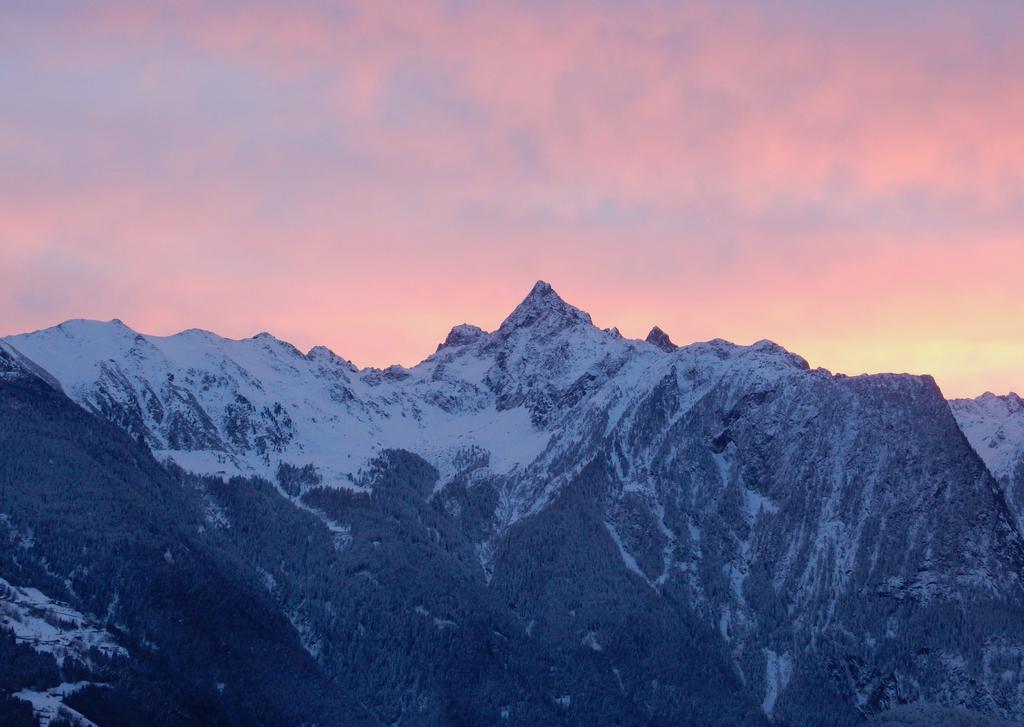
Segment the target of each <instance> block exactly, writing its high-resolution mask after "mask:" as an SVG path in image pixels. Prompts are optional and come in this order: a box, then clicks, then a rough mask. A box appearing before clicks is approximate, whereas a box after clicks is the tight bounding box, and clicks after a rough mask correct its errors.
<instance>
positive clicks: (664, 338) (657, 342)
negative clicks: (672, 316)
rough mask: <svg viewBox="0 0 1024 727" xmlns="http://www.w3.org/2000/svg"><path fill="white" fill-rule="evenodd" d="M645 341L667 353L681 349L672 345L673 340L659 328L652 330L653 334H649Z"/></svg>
mask: <svg viewBox="0 0 1024 727" xmlns="http://www.w3.org/2000/svg"><path fill="white" fill-rule="evenodd" d="M644 340H645V341H647V342H648V343H650V344H651V345H654V346H657V347H658V348H660V349H661V350H662V351H666V352H671V351H675V350H676V349H677V348H679V346H677V345H676V344H674V343H672V339H671V338H669V337H668V334H667V333H665V331H663V330H661V329H660V328H658V327H657V326H655V327H654V328H652V329H651V332H650V333H648V334H647V338H645V339H644Z"/></svg>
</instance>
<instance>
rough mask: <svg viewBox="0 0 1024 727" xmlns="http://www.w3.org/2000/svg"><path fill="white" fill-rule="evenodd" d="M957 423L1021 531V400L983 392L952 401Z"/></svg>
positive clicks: (1023, 406) (1023, 520)
mask: <svg viewBox="0 0 1024 727" xmlns="http://www.w3.org/2000/svg"><path fill="white" fill-rule="evenodd" d="M949 407H950V409H951V410H952V411H953V416H954V417H956V421H957V424H959V425H960V429H961V431H963V433H964V435H965V436H966V437H967V441H969V442H970V443H971V446H972V447H974V451H975V452H977V453H978V455H979V456H980V457H981V459H982V460H983V461H984V462H985V464H986V466H987V467H988V469H989V471H990V472H991V473H992V475H993V476H994V477H995V478H996V480H998V481H999V484H1000V486H1001V487H1002V490H1003V494H1004V496H1005V497H1006V501H1007V504H1008V505H1009V506H1010V509H1011V511H1012V512H1013V513H1014V514H1015V516H1016V518H1017V526H1018V527H1019V528H1020V529H1021V532H1024V399H1021V398H1020V397H1019V396H1018V395H1017V394H1014V393H1010V394H1007V395H1005V396H996V395H995V394H993V393H991V392H986V393H984V394H982V395H981V396H979V397H978V398H976V399H953V400H952V401H950V402H949Z"/></svg>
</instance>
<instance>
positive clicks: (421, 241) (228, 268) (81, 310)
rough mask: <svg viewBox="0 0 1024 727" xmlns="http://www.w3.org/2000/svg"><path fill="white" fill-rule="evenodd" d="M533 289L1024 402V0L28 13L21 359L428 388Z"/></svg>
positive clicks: (10, 71)
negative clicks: (397, 367)
mask: <svg viewBox="0 0 1024 727" xmlns="http://www.w3.org/2000/svg"><path fill="white" fill-rule="evenodd" d="M538 278H543V279H545V280H547V281H549V282H550V283H551V284H552V285H553V286H554V287H555V289H556V290H557V291H558V292H559V293H560V294H561V295H562V296H563V297H564V298H565V299H567V300H568V301H569V302H571V303H573V304H574V305H577V306H579V307H581V308H584V309H585V310H587V311H589V312H590V313H591V314H592V315H593V318H594V321H595V323H597V324H598V325H600V326H602V327H604V326H617V327H618V328H619V329H620V330H621V331H622V332H623V333H624V334H625V335H628V336H635V337H643V336H644V335H645V334H646V333H647V331H648V329H649V328H650V327H651V325H653V324H658V325H659V326H661V327H662V328H663V329H665V330H666V331H667V332H668V333H669V334H670V335H671V336H672V338H673V339H674V340H675V341H676V342H677V343H687V342H691V341H695V340H705V339H708V338H714V337H722V338H727V339H730V340H734V341H736V342H738V343H752V342H753V341H755V340H758V339H761V338H771V339H773V340H776V341H778V342H779V343H781V344H782V345H784V346H786V347H787V348H789V349H791V350H793V351H795V352H797V353H800V354H801V355H803V356H804V357H805V358H807V359H808V360H809V361H810V363H811V365H812V366H824V367H826V368H829V369H832V370H834V371H841V372H845V373H850V374H857V373H862V372H878V371H898V372H904V371H907V372H912V373H932V374H934V375H935V377H936V379H937V380H938V381H939V384H940V385H941V386H942V388H943V391H944V392H945V393H946V394H947V395H950V396H953V395H971V396H973V395H977V394H980V393H981V392H983V391H985V390H992V391H995V392H997V393H1005V392H1006V391H1008V390H1017V391H1021V390H1022V389H1024V282H1022V281H1024V2H1020V0H985V2H978V1H977V0H963V1H962V2H943V1H942V0H930V1H928V2H925V1H924V0H902V1H901V2H888V1H886V2H883V1H881V0H861V1H859V2H855V1H854V0H771V1H770V2H768V1H767V0H765V1H762V2H742V1H736V2H732V1H730V2H719V1H717V0H715V1H711V0H708V1H707V2H664V3H662V2H645V1H643V0H636V1H630V2H612V1H610V0H608V1H604V2H560V1H558V0H552V1H550V2H538V1H537V0H525V1H523V2H501V3H497V2H486V1H483V0H465V1H462V0H449V1H448V2H420V1H416V2H405V3H389V2H381V1H379V0H378V1H374V2H366V3H341V2H338V3H331V2H320V1H318V2H313V1H301V0H300V1H296V0H291V1H289V2H284V1H282V2H246V3H242V2H225V1H220V2H190V1H188V0H174V1H173V2H166V3H165V2H146V3H137V2H124V3H116V2H103V1H102V0H98V1H96V2H89V3H86V2H67V3H64V2H50V1H47V0H31V1H28V2H22V1H21V0H14V2H5V3H4V10H3V12H2V13H0V310H2V311H3V313H2V317H0V335H4V334H10V333H16V332H21V331H25V330H31V329H36V328H41V327H45V326H50V325H53V324H56V323H59V322H60V321H62V320H64V319H67V318H97V319H110V318H114V317H117V318H121V319H123V320H124V321H125V322H126V323H127V324H128V325H130V326H132V327H133V328H135V329H137V330H141V331H143V332H146V333H172V332H175V331H178V330H181V329H183V328H189V327H201V328H208V329H211V330H214V331H217V332H218V333H221V334H222V335H227V336H231V337H243V336H248V335H252V334H254V333H256V332H259V331H262V330H267V331H270V332H272V333H274V334H275V335H277V336H278V337H280V338H284V339H286V340H290V341H292V342H293V343H295V344H296V345H298V346H299V347H300V348H303V349H307V348H309V347H310V346H313V345H315V344H325V345H328V346H330V347H331V348H332V349H334V350H335V351H337V352H338V353H339V354H341V355H343V356H346V357H348V358H351V359H353V360H354V361H355V362H356V363H357V364H359V365H387V364H390V363H403V364H413V363H415V362H417V361H418V360H420V359H422V358H423V357H425V356H426V355H427V354H429V353H431V352H432V351H433V350H434V348H435V346H436V345H437V343H438V342H439V341H441V340H442V339H443V338H444V336H445V334H446V333H447V331H448V329H449V328H450V327H451V326H452V325H453V324H457V323H462V322H464V321H465V322H470V323H476V324H478V325H480V326H482V327H484V328H487V329H491V328H494V327H496V326H497V325H498V324H499V323H500V321H501V319H502V318H503V317H504V316H505V315H506V314H507V313H508V312H509V311H510V310H511V309H512V308H513V307H514V306H515V305H516V304H517V303H518V302H519V300H520V299H521V298H522V297H523V296H524V295H525V294H526V293H527V292H528V291H529V289H530V287H531V286H532V284H533V282H534V281H535V280H537V279H538ZM1022 393H1024V392H1022Z"/></svg>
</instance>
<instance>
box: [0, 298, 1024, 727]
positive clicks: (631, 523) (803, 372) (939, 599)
mask: <svg viewBox="0 0 1024 727" xmlns="http://www.w3.org/2000/svg"><path fill="white" fill-rule="evenodd" d="M5 340H6V344H7V346H8V347H10V348H11V349H13V351H14V352H17V354H18V355H20V357H21V358H22V359H24V360H27V362H26V364H25V365H29V364H31V365H33V366H35V367H38V368H39V369H42V370H43V371H45V372H46V374H47V375H48V376H49V377H52V379H53V380H56V381H57V382H59V385H60V386H61V387H62V389H63V391H64V392H66V393H67V394H68V396H70V397H71V398H72V399H73V400H74V401H76V402H77V403H78V404H80V405H81V406H82V407H84V408H85V409H87V410H89V411H91V412H94V413H96V414H98V415H100V416H101V417H103V418H105V419H106V420H108V421H110V422H112V423H114V424H116V425H118V426H120V427H121V428H123V429H125V430H126V431H128V432H129V433H131V434H132V435H133V436H135V437H136V438H138V439H141V440H142V441H144V442H145V443H146V444H147V445H148V446H149V448H150V449H151V450H152V451H153V452H154V454H155V455H156V456H157V457H158V458H160V459H172V460H174V462H176V463H177V464H178V465H180V466H182V467H184V468H185V469H187V470H191V471H193V472H197V473H202V474H227V475H231V474H256V475H260V476H263V477H266V478H267V479H269V480H271V481H273V482H274V483H275V485H276V487H278V489H279V491H280V493H281V494H282V495H285V496H286V497H288V498H290V499H291V500H292V501H293V502H294V503H296V504H298V505H300V506H301V507H305V508H309V507H311V505H310V504H309V501H308V500H307V499H306V498H305V496H306V495H307V494H309V493H310V491H311V490H316V489H318V488H320V487H321V486H326V487H329V488H338V489H341V490H342V491H345V492H354V493H360V492H369V491H372V489H373V487H374V482H375V480H374V477H373V473H374V462H376V461H378V458H379V457H380V455H381V454H382V453H385V452H387V451H391V450H406V451H408V452H412V453H415V454H416V455H419V456H420V457H422V458H424V459H425V460H426V461H427V462H429V463H430V464H431V465H433V467H434V468H436V470H437V472H438V477H437V479H436V481H435V482H434V483H433V485H432V488H433V490H432V494H431V495H430V496H429V497H430V500H431V501H432V502H434V503H436V504H437V506H438V507H440V508H442V509H443V510H444V512H446V513H447V514H448V516H450V517H451V518H453V519H454V520H455V521H456V522H458V523H459V524H460V527H462V528H463V531H464V532H465V533H467V537H470V538H471V539H472V542H473V547H474V549H475V553H476V556H477V558H478V560H479V568H480V569H481V570H482V571H483V576H484V578H485V579H486V581H487V582H488V583H491V584H492V587H493V588H495V589H498V590H501V589H503V588H510V587H511V586H510V585H508V584H509V583H511V582H512V581H509V578H510V576H509V575H508V574H509V573H510V572H512V569H513V565H512V564H513V563H516V562H518V561H516V558H518V557H520V555H519V554H518V553H517V552H516V551H515V548H516V545H515V544H516V543H519V542H524V539H525V541H526V542H534V543H537V542H547V541H548V540H549V539H551V538H557V537H577V536H576V535H575V531H574V532H573V533H569V534H565V533H561V534H559V533H555V532H553V531H551V529H550V528H551V526H547V525H544V523H546V522H549V521H551V519H552V518H555V517H556V516H557V517H560V516H559V515H557V513H560V512H562V510H561V509H560V508H565V507H567V506H568V505H567V503H575V505H574V507H575V510H574V513H575V514H574V515H573V517H579V518H583V520H580V521H579V522H578V523H577V524H578V526H579V528H580V532H587V533H589V534H588V535H586V538H587V540H586V541H585V542H586V543H587V544H588V546H587V547H588V548H591V549H599V548H603V547H607V548H609V549H610V552H614V553H616V557H617V562H616V563H615V566H614V567H615V568H618V569H620V570H621V571H623V572H624V573H625V574H627V576H628V578H629V579H631V582H634V583H636V584H638V586H639V587H641V588H642V589H645V590H646V592H649V593H650V594H651V596H652V597H653V598H656V599H661V601H662V602H664V601H665V600H666V599H667V600H670V601H671V602H673V603H677V604H681V605H679V606H678V608H680V609H684V610H686V612H687V613H689V612H692V613H693V614H694V615H695V618H696V619H697V621H698V622H699V623H701V624H703V626H704V627H706V628H708V629H709V631H710V633H712V634H714V639H717V640H718V643H720V644H721V649H722V651H723V653H724V654H726V655H727V660H728V662H729V664H730V665H731V668H732V669H733V670H734V671H735V673H736V674H737V675H738V679H739V680H740V681H741V682H742V683H743V684H744V685H745V688H746V689H748V690H749V691H750V692H751V693H752V694H753V695H754V697H755V698H756V702H757V703H758V704H759V705H760V707H761V710H762V712H763V715H764V716H765V718H767V719H772V720H781V721H786V720H789V721H795V722H800V721H806V719H807V718H808V716H809V715H812V714H814V713H815V710H817V709H820V708H821V704H822V703H823V702H821V701H820V700H829V702H830V703H831V701H838V702H841V703H844V704H848V705H849V708H850V709H851V710H853V712H855V713H860V714H865V715H867V714H873V713H876V712H879V711H881V710H884V709H886V708H890V707H894V706H896V705H899V704H902V703H905V702H917V701H927V702H936V703H941V704H947V705H961V706H967V707H970V708H973V709H978V710H980V711H983V712H987V713H991V714H995V715H1000V716H1003V717H1008V718H1014V719H1024V628H1022V627H1021V626H1020V623H1022V621H1021V620H1020V619H1019V617H1020V616H1021V615H1022V614H1024V611H1022V610H1021V605H1022V603H1024V584H1022V581H1021V578H1022V572H1024V571H1022V569H1024V542H1022V538H1021V524H1022V522H1024V521H1022V520H1021V509H1020V507H1021V505H1024V501H1022V500H1021V499H1020V498H1019V497H1018V494H1019V492H1020V490H1015V489H1013V487H1015V486H1016V485H1014V484H1013V483H1017V484H1019V483H1020V481H1021V479H1022V478H1021V477H1020V472H1021V470H1022V467H1024V465H1022V463H1024V459H1022V457H1021V453H1022V452H1024V414H1022V413H1021V412H1022V408H1024V407H1022V406H1021V401H1020V399H1018V398H1016V397H1013V396H1011V397H1005V398H998V397H991V396H989V397H982V398H981V399H979V400H977V401H976V402H964V401H957V402H953V403H952V408H951V405H950V404H948V403H947V402H946V401H945V400H944V398H943V397H942V394H941V392H940V391H939V389H938V387H937V386H936V385H935V382H934V381H933V380H932V379H931V378H930V377H927V376H923V377H918V376H908V375H872V376H858V377H846V376H842V375H834V374H832V373H830V372H828V371H825V370H823V369H811V368H810V367H809V366H808V365H807V363H806V362H805V361H804V360H803V359H802V358H800V357H799V356H797V355H795V354H793V353H790V352H788V351H786V350H784V349H783V348H782V347H780V346H778V345H777V344H775V343H772V342H770V341H761V342H758V343H756V344H754V345H752V346H738V345H735V344H732V343H729V342H726V341H722V340H714V341H709V342H705V343H697V344H693V345H688V346H682V347H677V346H676V345H675V344H673V343H672V341H671V340H670V339H669V337H668V336H667V335H666V334H665V333H664V332H663V331H661V330H660V329H659V328H657V327H655V328H654V329H653V330H652V331H651V334H650V335H649V336H648V337H647V340H645V341H640V340H630V339H626V338H623V337H622V336H621V335H620V334H619V333H618V332H617V331H616V330H615V329H599V328H597V327H596V326H594V325H593V323H592V321H591V319H590V316H589V315H587V314H586V313H584V312H583V311H581V310H579V309H577V308H575V307H573V306H571V305H569V304H568V303H566V302H565V301H563V300H562V299H561V298H560V297H559V296H558V295H557V294H556V293H555V291H554V290H553V289H552V288H551V286H549V285H548V284H546V283H543V282H538V283H537V284H536V285H535V286H534V288H533V289H532V290H531V291H530V293H529V295H528V296H527V297H526V299H525V300H524V301H523V302H522V303H521V304H520V305H519V306H518V307H517V308H516V309H515V310H514V311H513V312H512V313H511V314H510V315H509V316H508V318H506V319H505V321H504V322H503V323H502V324H501V326H500V327H499V328H498V329H497V330H495V331H492V332H485V331H483V330H481V329H480V328H478V327H475V326H471V325H460V326H456V327H455V328H453V329H452V331H451V333H449V335H448V337H447V338H446V340H445V341H444V342H443V343H441V344H440V346H438V349H437V351H436V352H435V353H434V354H432V355H431V356H429V357H428V358H427V359H425V360H424V361H423V362H421V363H420V364H418V365H416V366H414V367H412V368H408V369H406V368H403V367H397V366H395V367H390V368H387V369H383V370H378V369H361V370H360V369H357V368H356V367H355V366H353V365H352V364H351V363H350V362H348V361H346V360H345V359H343V358H341V357H340V356H338V355H336V354H335V353H333V352H331V351H329V350H328V349H326V348H323V347H317V348H314V349H312V350H310V351H309V352H308V353H305V354H303V353H302V352H301V351H299V350H297V349H296V348H295V347H294V346H292V345H290V344H288V343H286V342H283V341H279V340H277V339H275V338H274V337H272V336H270V335H269V334H265V333H264V334H259V335H257V336H254V337H253V338H249V339H244V340H230V339H225V338H221V337H219V336H217V335H215V334H213V333H209V332H206V331H199V330H189V331H184V332H182V333H179V334H177V335H173V336H166V337H159V336H149V335H143V334H139V333H137V332H135V331H133V330H131V329H130V328H128V327H127V326H125V325H124V324H123V323H121V322H120V321H116V320H115V321H111V322H109V323H99V322H94V321H81V320H78V321H68V322H66V323H64V324H61V325H59V326H56V327H54V328H50V329H46V330H43V331H38V332H35V333H28V334H23V335H18V336H11V337H9V338H7V339H5ZM11 355H12V356H13V355H15V354H14V353H13V352H12V353H11ZM954 414H955V418H954ZM961 429H962V430H963V433H964V434H966V439H965V437H964V434H962V433H961ZM968 440H970V444H968ZM972 446H973V448H974V449H972ZM975 450H977V453H976V452H975ZM978 454H980V455H981V458H979V457H978ZM982 460H984V462H983V461H982ZM986 465H987V467H988V468H989V469H991V470H992V473H993V474H995V475H996V478H993V476H992V474H990V472H989V469H987V468H986ZM997 478H998V480H997ZM1014 478H1016V479H1014ZM581 513H582V514H581ZM586 523H596V524H597V525H598V526H599V527H598V528H597V530H596V531H590V530H587V529H586V527H587V526H586ZM334 524H335V526H336V527H337V528H340V529H344V528H345V527H348V524H347V523H343V522H337V523H334ZM527 534H530V535H527ZM578 537H580V538H582V537H583V536H578ZM595 562H596V561H595ZM594 567H595V568H598V566H596V565H595V566H594ZM516 572H518V571H516ZM579 577H580V579H581V582H584V581H585V580H586V579H585V578H584V576H583V575H580V576H579ZM592 577H594V576H593V574H590V575H589V576H587V578H592ZM516 583H518V581H516ZM529 595H530V598H526V599H525V601H524V602H523V603H521V604H520V605H519V606H518V607H517V608H518V609H519V612H521V613H522V614H523V615H522V618H523V620H524V623H529V624H534V623H539V624H545V623H547V624H549V627H550V628H552V629H554V628H555V626H554V625H551V624H558V627H557V628H558V629H566V628H575V629H577V630H578V631H579V633H578V634H577V633H576V632H575V631H573V632H572V633H573V634H575V635H574V636H572V638H573V639H575V641H576V642H577V643H582V644H583V645H584V646H585V647H586V648H588V649H590V650H591V651H594V652H603V653H614V648H609V646H608V645H609V643H610V642H614V640H615V639H622V638H624V635H623V632H622V631H621V630H617V629H619V627H616V626H613V625H605V626H603V627H602V625H601V622H600V619H599V618H597V619H596V620H595V621H594V623H590V624H588V625H582V624H580V625H578V626H572V627H570V626H565V625H564V624H563V623H562V621H561V620H560V619H563V618H565V617H564V615H555V614H553V612H551V611H550V610H545V609H549V608H553V606H550V604H549V605H545V606H544V608H541V606H540V605H539V604H540V603H541V602H542V599H541V594H540V593H537V592H532V591H531V592H530V594H529ZM570 600H571V599H570ZM544 603H547V602H546V601H544ZM578 608H580V607H573V608H571V609H569V607H568V606H567V607H566V609H569V610H571V611H572V613H573V615H574V616H575V614H576V611H577V609H578ZM526 614H529V615H530V617H529V618H527V615H526ZM559 614H561V612H559ZM949 619H958V620H959V621H958V623H961V624H962V626H961V627H960V628H959V629H957V630H954V631H952V632H947V631H946V630H943V629H938V630H936V629H935V628H934V623H935V622H936V620H938V621H939V622H944V620H949ZM526 628H528V630H531V631H529V633H533V632H532V629H533V628H534V626H532V625H531V626H529V627H526ZM537 628H540V629H543V628H544V626H543V625H542V626H539V627H537ZM559 633H562V632H561V631H559ZM911 644H912V645H913V649H914V651H913V654H914V656H913V658H908V657H907V649H908V648H910V645H911ZM620 667H621V665H619V666H615V665H610V667H609V668H610V669H611V670H612V671H614V672H615V674H616V677H617V678H618V679H619V683H620V685H621V684H622V681H621V679H622V677H621V671H617V670H619V669H620ZM622 668H623V669H624V668H625V667H622ZM822 685H825V686H822ZM623 689H625V687H623ZM656 691H657V690H656V689H655V692H656Z"/></svg>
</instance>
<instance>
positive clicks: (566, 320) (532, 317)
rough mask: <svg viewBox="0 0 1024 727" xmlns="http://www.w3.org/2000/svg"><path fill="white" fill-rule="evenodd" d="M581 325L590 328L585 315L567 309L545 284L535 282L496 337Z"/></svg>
mask: <svg viewBox="0 0 1024 727" xmlns="http://www.w3.org/2000/svg"><path fill="white" fill-rule="evenodd" d="M584 324H585V325H589V326H592V325H593V321H592V320H591V319H590V314H589V313H587V312H585V311H582V310H580V309H579V308H576V307H575V306H572V305H569V304H568V303H566V302H565V301H564V300H562V298H561V296H559V295H558V293H556V292H555V289H554V288H552V287H551V285H550V284H549V283H547V282H545V281H543V280H538V281H537V282H536V283H535V284H534V286H533V288H532V289H531V290H530V293H529V295H527V296H526V298H524V299H523V302H522V303H520V304H519V305H518V306H516V309H515V310H513V311H512V313H511V314H509V316H508V318H506V319H505V320H504V321H503V322H502V324H501V327H500V328H498V333H500V334H502V335H508V334H511V333H512V332H513V331H516V330H520V329H524V328H533V327H536V326H538V325H540V326H544V327H550V328H555V329H562V328H568V327H570V326H577V325H584Z"/></svg>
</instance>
